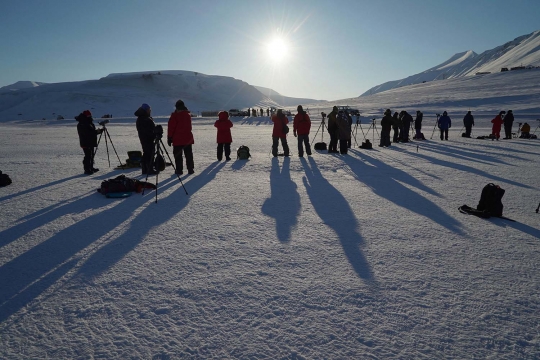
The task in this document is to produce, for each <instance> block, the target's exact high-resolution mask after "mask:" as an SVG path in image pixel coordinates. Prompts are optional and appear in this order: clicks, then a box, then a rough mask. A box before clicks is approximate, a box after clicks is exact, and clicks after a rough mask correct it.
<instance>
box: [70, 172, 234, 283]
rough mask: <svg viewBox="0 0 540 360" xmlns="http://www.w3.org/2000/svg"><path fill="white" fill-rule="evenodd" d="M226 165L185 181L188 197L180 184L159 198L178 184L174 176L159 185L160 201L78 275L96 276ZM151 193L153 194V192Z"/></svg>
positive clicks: (147, 209) (87, 261) (162, 221)
mask: <svg viewBox="0 0 540 360" xmlns="http://www.w3.org/2000/svg"><path fill="white" fill-rule="evenodd" d="M225 164H226V163H225V162H222V163H212V164H211V165H209V166H208V167H207V168H206V169H204V170H203V171H201V173H200V174H199V175H196V176H195V177H193V178H191V179H190V180H189V182H187V183H185V184H184V185H185V187H186V189H187V191H188V193H189V196H187V195H185V193H184V189H183V188H182V186H179V187H178V188H177V189H175V190H174V191H173V192H172V193H170V194H168V195H167V196H166V197H159V194H164V193H165V191H166V190H167V189H168V188H170V187H172V186H174V185H177V184H178V182H176V181H175V178H172V179H171V180H170V181H169V182H167V184H166V185H163V186H161V185H160V186H159V188H158V190H159V194H158V202H157V204H154V203H151V204H148V206H146V208H144V210H142V211H141V212H140V213H139V214H138V215H137V216H136V217H135V218H133V219H130V222H129V228H128V229H127V230H126V231H125V232H124V233H123V234H122V235H120V236H118V237H117V238H115V239H114V240H112V241H110V242H108V243H107V244H106V245H104V246H102V247H101V248H99V250H97V251H96V252H95V253H93V254H92V255H91V256H90V257H89V258H88V259H87V260H86V261H85V262H84V264H83V265H82V266H81V267H80V269H79V270H78V271H77V275H78V276H84V277H87V278H92V277H96V276H99V275H100V274H102V273H103V272H105V271H107V270H108V269H109V268H111V267H112V266H113V265H114V264H116V263H117V262H118V261H120V260H122V259H123V258H124V256H126V255H127V254H128V253H129V252H130V251H132V250H133V249H134V248H135V247H136V246H137V245H138V244H139V243H140V242H141V241H142V240H143V239H144V238H145V236H146V235H147V234H148V232H149V231H150V230H151V229H153V228H156V227H158V226H160V225H161V224H163V223H165V222H167V221H169V220H170V219H172V218H173V217H174V216H175V215H178V213H180V212H181V211H182V210H183V209H184V208H185V207H186V206H187V205H188V204H189V201H190V199H191V195H193V194H194V193H195V192H197V191H199V190H200V189H201V188H203V187H204V186H205V185H206V184H208V183H209V182H210V181H212V180H213V179H214V178H215V176H216V174H217V173H218V172H219V171H220V170H221V169H222V168H223V167H224V166H225ZM152 195H154V194H153V193H152Z"/></svg>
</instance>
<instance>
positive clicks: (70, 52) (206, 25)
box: [0, 0, 540, 100]
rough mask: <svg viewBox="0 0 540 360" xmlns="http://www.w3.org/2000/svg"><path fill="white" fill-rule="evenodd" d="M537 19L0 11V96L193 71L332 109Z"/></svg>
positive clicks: (220, 7) (526, 15) (415, 0)
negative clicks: (8, 91)
mask: <svg viewBox="0 0 540 360" xmlns="http://www.w3.org/2000/svg"><path fill="white" fill-rule="evenodd" d="M538 14H540V1H538V0H514V1H513V2H509V1H507V0H504V1H502V0H468V1H465V0H453V1H443V0H378V1H375V0H356V1H355V0H351V1H347V0H335V1H319V0H312V1H294V0H289V1H263V0H260V1H259V0H251V1H243V0H224V1H207V0H199V1H173V0H157V1H142V0H129V1H128V0H107V1H100V0H99V1H80V0H71V1H70V0H65V1H59V0H47V1H37V0H0V44H2V48H1V51H0V74H1V75H0V87H1V86H5V85H8V84H11V83H14V82H16V81H19V80H32V81H41V82H66V81H80V80H90V79H99V78H101V77H104V76H106V75H108V74H109V73H118V72H132V71H147V70H192V71H197V72H201V73H205V74H211V75H223V76H232V77H234V78H237V79H241V80H243V81H246V82H248V83H249V84H251V85H258V86H265V87H270V88H272V89H274V90H276V91H278V92H280V93H281V94H283V95H287V96H294V97H309V98H316V99H326V100H336V99H343V98H348V97H354V96H358V95H360V94H361V93H363V92H364V91H366V90H367V89H369V88H371V87H372V86H375V85H378V84H380V83H383V82H386V81H390V80H396V79H400V78H403V77H406V76H409V75H412V74H415V73H418V72H421V71H424V70H426V69H428V68H431V67H433V66H435V65H437V64H439V63H441V62H443V61H445V60H447V59H448V58H450V57H451V56H452V55H454V54H455V53H458V52H462V51H466V50H474V51H475V52H477V53H481V52H482V51H485V50H489V49H491V48H494V47H496V46H498V45H502V44H503V43H504V42H506V41H510V40H513V39H514V38H516V37H518V36H521V35H525V34H528V33H531V32H533V31H535V30H539V29H540V21H538ZM275 38H279V39H281V41H282V44H281V45H280V46H279V50H278V49H276V48H269V44H271V43H273V41H274V39H275Z"/></svg>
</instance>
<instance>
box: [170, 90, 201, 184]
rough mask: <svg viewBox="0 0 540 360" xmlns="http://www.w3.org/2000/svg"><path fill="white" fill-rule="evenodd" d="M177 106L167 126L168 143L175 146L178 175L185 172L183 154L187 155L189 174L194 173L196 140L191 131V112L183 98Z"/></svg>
mask: <svg viewBox="0 0 540 360" xmlns="http://www.w3.org/2000/svg"><path fill="white" fill-rule="evenodd" d="M175 107H176V110H175V112H173V113H172V114H171V117H170V118H169V123H168V127H167V144H169V146H171V145H172V146H173V154H174V162H175V165H176V173H177V174H178V175H182V174H183V173H184V172H183V168H184V166H183V162H184V159H183V157H182V154H183V155H185V156H186V167H187V169H188V174H193V173H194V172H195V171H194V167H195V165H194V163H193V148H192V145H193V144H194V143H195V140H194V139H193V133H192V132H191V114H190V113H189V110H188V109H187V108H186V105H184V102H183V101H182V100H178V101H177V102H176V105H175Z"/></svg>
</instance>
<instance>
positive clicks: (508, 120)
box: [503, 110, 514, 139]
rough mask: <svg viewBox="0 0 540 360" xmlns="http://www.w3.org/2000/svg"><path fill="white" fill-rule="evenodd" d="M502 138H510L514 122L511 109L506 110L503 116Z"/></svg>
mask: <svg viewBox="0 0 540 360" xmlns="http://www.w3.org/2000/svg"><path fill="white" fill-rule="evenodd" d="M503 121H504V135H505V136H504V138H505V139H511V138H512V125H513V124H514V113H513V112H512V110H508V112H507V113H506V115H505V116H504V119H503Z"/></svg>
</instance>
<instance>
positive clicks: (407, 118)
mask: <svg viewBox="0 0 540 360" xmlns="http://www.w3.org/2000/svg"><path fill="white" fill-rule="evenodd" d="M399 116H400V117H401V121H402V122H403V127H402V133H401V136H400V137H401V141H402V142H409V131H411V123H412V121H413V118H412V116H411V115H410V114H409V113H408V112H407V111H405V110H403V111H402V112H401V113H400V114H399Z"/></svg>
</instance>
